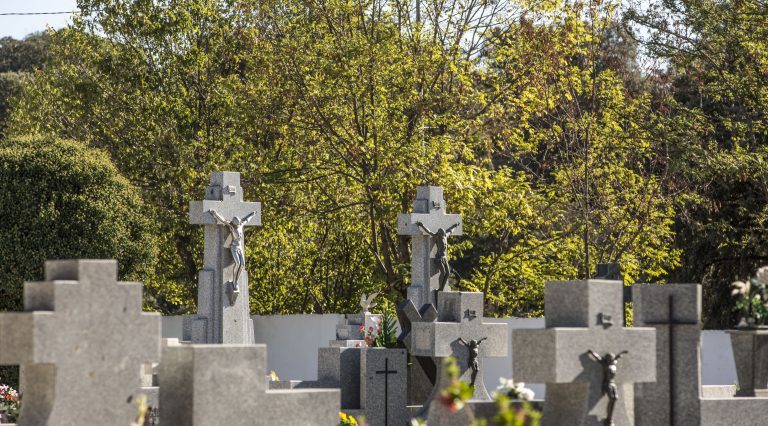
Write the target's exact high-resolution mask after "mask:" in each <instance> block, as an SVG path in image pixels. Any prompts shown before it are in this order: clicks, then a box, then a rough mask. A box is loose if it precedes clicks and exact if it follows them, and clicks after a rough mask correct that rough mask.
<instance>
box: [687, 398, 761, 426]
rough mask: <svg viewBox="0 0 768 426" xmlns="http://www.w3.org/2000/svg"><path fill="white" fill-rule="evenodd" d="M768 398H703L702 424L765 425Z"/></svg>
mask: <svg viewBox="0 0 768 426" xmlns="http://www.w3.org/2000/svg"><path fill="white" fill-rule="evenodd" d="M767 408H768V398H749V397H740V398H721V399H709V398H705V399H702V400H701V424H702V425H705V426H737V425H738V426H765V424H766V423H768V422H767V421H766V409H767Z"/></svg>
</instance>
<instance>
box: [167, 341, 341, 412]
mask: <svg viewBox="0 0 768 426" xmlns="http://www.w3.org/2000/svg"><path fill="white" fill-rule="evenodd" d="M266 371H267V347H266V345H236V344H222V345H198V344H186V345H178V346H171V345H169V346H166V347H164V348H163V359H162V363H161V364H160V369H159V377H158V379H159V382H160V407H161V408H162V417H161V419H173V420H172V424H174V425H179V426H192V425H199V426H208V425H227V426H246V425H249V426H250V425H265V426H267V425H288V426H294V425H295V426H313V425H318V426H319V425H327V426H331V425H334V426H335V425H337V424H338V423H339V410H340V408H341V407H340V403H339V401H340V395H339V391H338V390H337V389H300V390H297V389H290V390H269V389H268V385H267V381H266V380H265V374H266ZM165 421H166V420H163V424H165Z"/></svg>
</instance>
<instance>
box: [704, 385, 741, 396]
mask: <svg viewBox="0 0 768 426" xmlns="http://www.w3.org/2000/svg"><path fill="white" fill-rule="evenodd" d="M734 396H736V385H704V386H702V387H701V397H702V398H711V399H722V398H732V397H734Z"/></svg>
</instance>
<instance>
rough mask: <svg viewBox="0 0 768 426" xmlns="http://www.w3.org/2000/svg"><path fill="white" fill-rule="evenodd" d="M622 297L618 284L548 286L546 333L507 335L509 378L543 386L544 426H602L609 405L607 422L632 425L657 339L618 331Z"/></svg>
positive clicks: (651, 333)
mask: <svg viewBox="0 0 768 426" xmlns="http://www.w3.org/2000/svg"><path fill="white" fill-rule="evenodd" d="M623 294H624V290H623V285H622V283H621V282H620V281H608V280H589V281H555V282H548V283H546V286H545V292H544V318H545V324H546V328H545V329H538V330H535V329H529V330H522V329H518V330H512V375H513V377H514V379H515V380H517V381H522V382H528V383H546V384H547V390H546V396H545V401H544V413H543V417H542V425H563V424H568V425H590V426H591V425H595V426H597V425H605V424H607V422H606V419H607V418H608V417H609V413H608V412H609V403H610V402H611V401H612V400H613V401H615V406H614V410H613V413H612V415H613V423H611V424H616V425H619V426H622V425H633V424H634V396H633V395H634V394H633V385H634V384H635V383H641V382H645V383H647V382H653V381H655V380H656V340H655V339H656V333H655V330H654V329H653V328H639V327H632V328H625V327H623V326H622V324H623V323H624V303H623V297H624V296H623ZM590 351H591V352H592V354H590ZM624 351H627V353H623V352H624ZM622 353H623V355H622V356H621V358H620V359H618V361H616V362H615V363H611V362H609V361H610V358H613V357H614V356H617V355H619V354H622ZM595 354H596V355H597V356H598V357H600V359H596V357H595V356H594V355H595ZM609 354H610V355H611V356H609ZM609 364H613V366H612V371H609V370H610V368H609V367H610V366H609ZM611 375H612V376H615V377H610V376H611ZM614 396H617V397H618V399H617V400H616V399H614V398H613V397H614Z"/></svg>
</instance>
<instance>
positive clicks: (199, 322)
mask: <svg viewBox="0 0 768 426" xmlns="http://www.w3.org/2000/svg"><path fill="white" fill-rule="evenodd" d="M214 213H215V214H214ZM217 216H218V217H219V218H218V219H217ZM222 218H223V219H224V220H225V221H227V222H229V221H232V222H233V223H234V222H236V221H235V219H237V221H238V222H240V223H239V224H237V225H239V226H240V227H242V226H260V225H261V203H258V202H244V201H243V190H242V188H241V187H240V173H237V172H215V173H212V174H211V183H210V185H209V186H208V187H207V188H206V190H205V200H202V201H191V202H190V203H189V223H191V224H193V225H205V251H204V256H203V269H201V270H200V272H199V277H198V291H197V315H196V316H193V317H189V319H185V339H189V340H191V341H192V342H194V343H253V325H252V321H251V318H250V308H249V306H248V301H249V294H248V273H247V271H246V270H245V268H244V265H243V264H242V263H244V258H242V259H240V262H242V263H241V264H240V265H238V264H237V263H236V258H235V256H236V254H235V250H234V249H233V244H237V245H238V246H239V247H238V251H239V250H244V249H245V241H244V237H243V236H242V235H240V234H241V233H242V230H239V231H238V232H233V231H232V227H233V226H234V225H231V226H230V225H226V226H225V225H222V224H221V219H222ZM246 218H247V219H248V220H245V219H246ZM235 234H238V235H235ZM236 240H237V241H236ZM238 266H240V268H238ZM236 279H237V282H235V280H236Z"/></svg>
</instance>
